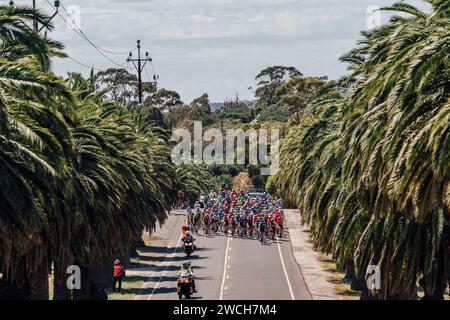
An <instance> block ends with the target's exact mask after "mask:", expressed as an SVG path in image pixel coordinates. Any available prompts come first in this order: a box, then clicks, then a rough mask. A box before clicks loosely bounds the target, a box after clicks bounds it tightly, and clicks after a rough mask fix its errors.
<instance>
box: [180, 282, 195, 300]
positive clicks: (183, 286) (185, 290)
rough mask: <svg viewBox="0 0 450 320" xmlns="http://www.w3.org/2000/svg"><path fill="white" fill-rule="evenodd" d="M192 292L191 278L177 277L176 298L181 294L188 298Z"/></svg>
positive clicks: (181, 296)
mask: <svg viewBox="0 0 450 320" xmlns="http://www.w3.org/2000/svg"><path fill="white" fill-rule="evenodd" d="M193 293H194V289H193V288H192V278H190V277H179V278H178V279H177V294H178V298H179V299H182V298H183V295H184V296H185V297H186V299H190V298H191V295H192V294H193Z"/></svg>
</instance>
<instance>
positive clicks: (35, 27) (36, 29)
mask: <svg viewBox="0 0 450 320" xmlns="http://www.w3.org/2000/svg"><path fill="white" fill-rule="evenodd" d="M33 10H36V0H33ZM33 29H34V31H39V26H38V23H37V21H33Z"/></svg>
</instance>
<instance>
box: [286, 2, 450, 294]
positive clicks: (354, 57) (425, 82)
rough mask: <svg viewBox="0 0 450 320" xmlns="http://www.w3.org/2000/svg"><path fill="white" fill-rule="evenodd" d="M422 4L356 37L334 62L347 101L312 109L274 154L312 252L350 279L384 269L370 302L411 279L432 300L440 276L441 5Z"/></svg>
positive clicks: (444, 33)
mask: <svg viewBox="0 0 450 320" xmlns="http://www.w3.org/2000/svg"><path fill="white" fill-rule="evenodd" d="M429 2H430V4H431V5H432V6H433V11H432V12H430V13H426V12H422V11H420V10H418V9H416V8H414V7H412V6H410V5H408V4H406V3H403V2H402V3H398V4H396V5H393V6H391V7H389V8H383V10H394V11H397V12H401V13H406V14H407V15H406V16H405V15H402V16H399V15H396V16H393V17H392V18H391V21H390V22H389V23H388V24H386V25H384V26H382V27H380V28H378V29H376V30H373V31H371V32H364V33H363V37H364V38H363V40H361V41H360V44H359V46H358V47H357V48H356V49H354V50H352V51H351V52H350V53H348V54H347V55H346V56H344V57H343V60H344V61H347V62H349V63H350V70H351V71H352V73H351V75H350V76H349V77H348V78H347V79H346V81H344V83H345V84H346V85H347V86H348V87H349V89H348V90H347V94H346V96H345V97H344V98H343V99H342V101H340V102H339V103H337V105H336V103H335V102H332V103H330V102H328V103H327V104H326V105H327V107H326V108H325V109H324V108H323V107H321V104H317V105H315V106H314V108H313V111H312V113H313V114H314V115H315V117H316V120H315V121H313V122H312V123H305V124H303V125H302V126H299V127H297V128H294V129H293V130H292V131H291V133H290V135H289V136H288V137H287V139H286V141H285V143H284V147H283V149H282V159H283V160H282V163H281V165H282V166H286V168H288V170H284V172H283V173H282V174H279V176H278V185H279V187H280V188H281V189H282V191H283V194H284V196H285V197H286V198H287V200H289V201H292V200H293V199H295V197H296V196H297V199H296V203H297V204H298V205H299V209H300V211H301V213H302V215H303V216H304V219H305V221H306V222H308V223H309V224H310V226H311V229H312V233H313V236H314V239H315V242H316V246H317V247H318V248H319V249H321V250H324V251H325V252H329V253H332V254H333V255H334V257H335V258H336V259H337V261H338V264H339V265H340V266H341V267H345V265H346V266H354V269H355V270H354V271H355V273H356V277H357V278H359V279H361V278H364V276H365V274H366V270H367V268H368V266H369V265H378V266H379V267H380V268H381V271H382V275H381V282H382V283H381V287H380V288H379V289H378V290H372V291H371V292H366V294H369V295H370V297H372V298H381V299H388V298H391V299H392V298H401V299H406V298H415V297H416V284H417V281H418V280H420V281H419V282H420V286H421V287H422V288H423V289H424V292H425V298H437V299H441V298H442V297H443V292H444V289H445V287H446V285H447V281H448V276H449V261H448V256H449V254H450V252H449V245H448V244H449V241H450V231H449V220H450V219H449V217H450V215H449V212H450V211H449V208H450V206H449V195H448V190H449V165H450V162H449V157H448V154H449V149H448V148H449V147H450V144H449V143H448V141H450V140H449V139H448V131H449V124H448V123H449V122H448V119H449V116H450V113H449V111H450V109H449V92H450V90H449V84H450V80H449V79H450V77H449V74H450V67H449V51H448V45H449V41H450V40H449V39H450V38H449V32H450V30H449V28H448V22H449V14H450V10H449V8H450V4H449V3H448V1H441V0H439V1H429ZM336 109H337V111H336ZM324 110H325V111H324ZM285 183H286V184H285ZM363 287H364V285H363Z"/></svg>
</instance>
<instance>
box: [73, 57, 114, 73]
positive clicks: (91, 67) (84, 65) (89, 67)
mask: <svg viewBox="0 0 450 320" xmlns="http://www.w3.org/2000/svg"><path fill="white" fill-rule="evenodd" d="M68 58H69V59H70V60H72V61H73V62H75V63H77V64H79V65H80V66H82V67H85V68H88V69H90V70H94V71H105V70H104V69H98V68H95V67H94V66H89V65H87V64H85V63H83V62H81V61H79V60H77V59H75V58H73V57H71V56H68Z"/></svg>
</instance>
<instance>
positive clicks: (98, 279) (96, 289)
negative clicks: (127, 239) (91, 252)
mask: <svg viewBox="0 0 450 320" xmlns="http://www.w3.org/2000/svg"><path fill="white" fill-rule="evenodd" d="M104 261H105V259H104V258H98V257H90V258H89V285H90V287H89V290H90V299H91V300H108V295H107V294H106V292H105V289H106V287H107V286H108V283H107V282H106V281H105V276H104V264H105V262H104Z"/></svg>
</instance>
